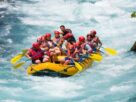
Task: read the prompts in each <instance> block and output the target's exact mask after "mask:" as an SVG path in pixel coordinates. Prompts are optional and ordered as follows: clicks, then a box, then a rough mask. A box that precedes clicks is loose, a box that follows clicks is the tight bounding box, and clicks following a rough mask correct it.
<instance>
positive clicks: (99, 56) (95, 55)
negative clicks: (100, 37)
mask: <svg viewBox="0 0 136 102" xmlns="http://www.w3.org/2000/svg"><path fill="white" fill-rule="evenodd" d="M89 57H90V58H91V59H93V60H95V61H98V62H100V61H101V60H102V59H103V57H102V56H101V55H99V54H91V56H89Z"/></svg>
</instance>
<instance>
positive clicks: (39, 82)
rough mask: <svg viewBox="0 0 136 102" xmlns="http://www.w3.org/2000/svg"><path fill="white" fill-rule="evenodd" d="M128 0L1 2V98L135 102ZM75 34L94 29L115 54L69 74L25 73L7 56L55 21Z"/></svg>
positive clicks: (130, 2)
mask: <svg viewBox="0 0 136 102" xmlns="http://www.w3.org/2000/svg"><path fill="white" fill-rule="evenodd" d="M135 7H136V2H135V1H133V0H125V1H124V0H56V1H55V0H17V1H15V0H7V2H0V52H1V53H2V54H0V64H1V65H0V101H1V102H30V101H33V102H48V101H49V102H51V101H52V102H54V101H55V102H135V101H136V97H135V95H136V91H135V90H136V80H135V79H136V69H135V68H136V64H135V62H136V56H135V54H134V53H132V52H128V50H129V49H130V47H131V45H132V44H133V43H134V41H135V40H136V34H135V32H136V26H135V24H136V19H135V18H133V19H132V18H131V17H130V15H131V12H132V11H136V8H135ZM62 24H64V25H65V26H66V27H67V28H71V29H72V31H73V33H74V35H75V37H76V38H77V37H78V36H79V35H86V34H87V33H88V32H89V31H90V30H91V29H96V30H97V34H98V36H99V37H100V38H101V40H102V42H103V46H105V47H111V48H115V49H116V50H117V51H118V53H119V54H118V55H117V56H114V57H111V56H104V59H103V61H102V62H100V63H94V64H93V66H92V67H91V68H90V69H87V70H86V71H84V72H82V73H81V74H78V75H75V76H73V77H69V78H62V79H61V78H52V77H33V76H28V75H27V74H26V72H25V69H24V68H21V69H20V70H13V69H12V66H11V65H10V64H9V60H10V58H12V57H13V56H14V55H16V53H19V52H20V51H21V50H22V49H26V48H29V47H31V44H32V42H34V41H36V38H37V37H38V36H40V35H42V34H44V33H46V32H51V33H53V31H54V30H56V29H58V27H59V26H60V25H62Z"/></svg>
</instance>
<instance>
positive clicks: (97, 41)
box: [89, 30, 102, 51]
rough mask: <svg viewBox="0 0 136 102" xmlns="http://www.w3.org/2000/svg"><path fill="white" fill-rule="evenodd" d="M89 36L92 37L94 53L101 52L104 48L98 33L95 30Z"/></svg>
mask: <svg viewBox="0 0 136 102" xmlns="http://www.w3.org/2000/svg"><path fill="white" fill-rule="evenodd" d="M89 34H90V36H91V47H92V48H93V51H99V50H100V48H101V46H102V42H101V41H100V39H99V37H97V36H96V34H97V32H96V31H95V30H91V31H90V33H89Z"/></svg>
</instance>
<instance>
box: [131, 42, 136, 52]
mask: <svg viewBox="0 0 136 102" xmlns="http://www.w3.org/2000/svg"><path fill="white" fill-rule="evenodd" d="M130 51H135V52H136V42H135V43H134V45H133V46H132V48H131V49H130Z"/></svg>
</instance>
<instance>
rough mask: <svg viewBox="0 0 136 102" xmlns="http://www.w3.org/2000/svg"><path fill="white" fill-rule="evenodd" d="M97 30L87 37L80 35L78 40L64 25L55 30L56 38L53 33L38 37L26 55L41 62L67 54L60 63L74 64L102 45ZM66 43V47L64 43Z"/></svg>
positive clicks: (52, 60) (53, 61) (35, 61)
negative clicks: (52, 36)
mask: <svg viewBox="0 0 136 102" xmlns="http://www.w3.org/2000/svg"><path fill="white" fill-rule="evenodd" d="M96 33H97V32H96V31H95V30H91V31H90V32H89V33H88V34H87V35H86V38H85V37H84V36H79V37H78V41H76V39H75V37H74V35H73V34H72V31H71V29H66V28H65V26H64V25H61V26H60V30H55V31H54V35H55V36H54V38H53V39H51V34H50V33H46V34H45V35H42V36H40V37H39V38H37V41H36V42H35V43H33V44H32V48H30V49H29V50H28V51H27V53H26V57H27V58H29V59H31V60H32V63H34V64H39V63H42V62H52V63H56V62H55V57H56V56H61V55H65V56H67V57H65V58H64V59H63V60H60V61H59V63H61V64H63V65H67V64H72V63H74V62H73V60H74V61H77V62H82V61H83V59H84V58H87V57H88V56H90V54H91V53H93V52H96V51H98V50H99V49H100V47H101V46H102V43H101V41H100V39H99V37H97V36H96ZM64 43H65V49H64V48H63V44H64Z"/></svg>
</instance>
